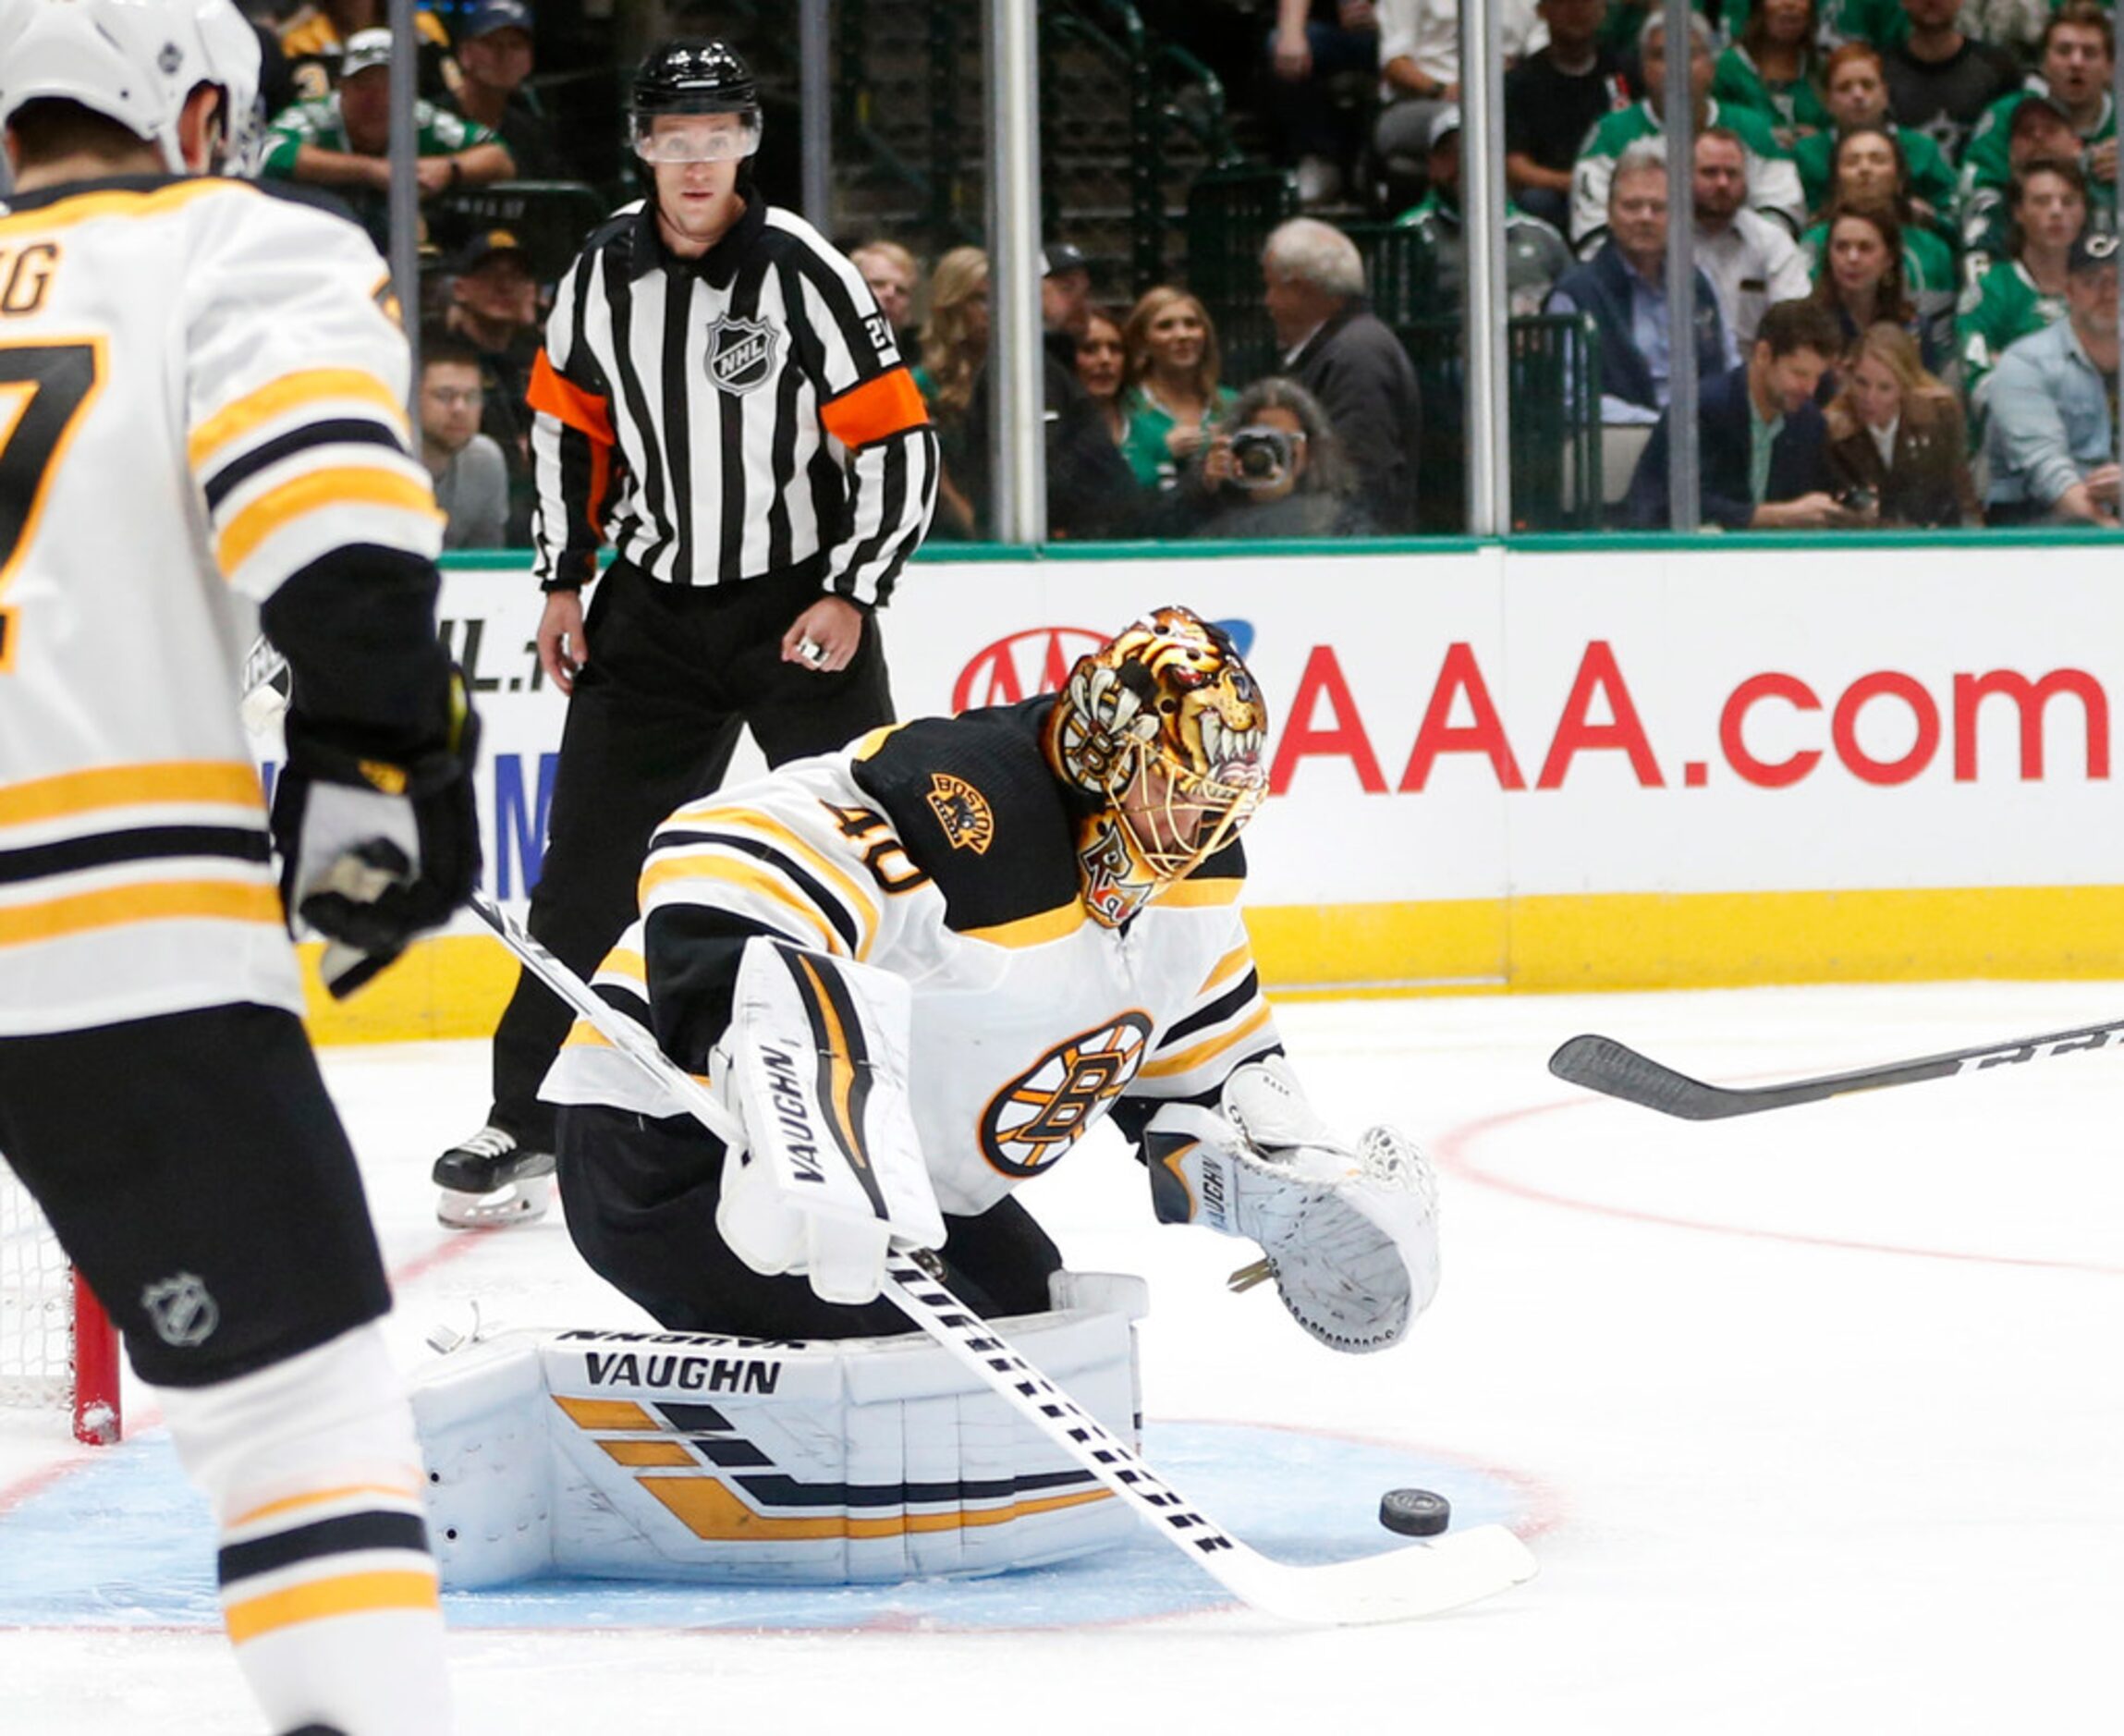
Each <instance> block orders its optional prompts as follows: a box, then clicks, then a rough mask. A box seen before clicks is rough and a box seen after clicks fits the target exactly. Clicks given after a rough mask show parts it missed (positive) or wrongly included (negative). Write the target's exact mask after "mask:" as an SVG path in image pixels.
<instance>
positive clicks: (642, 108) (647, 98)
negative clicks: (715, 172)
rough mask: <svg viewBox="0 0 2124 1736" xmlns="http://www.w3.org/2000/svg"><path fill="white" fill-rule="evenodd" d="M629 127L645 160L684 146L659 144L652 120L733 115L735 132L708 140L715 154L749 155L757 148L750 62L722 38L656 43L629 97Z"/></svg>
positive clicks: (756, 94)
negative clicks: (736, 122) (736, 119)
mask: <svg viewBox="0 0 2124 1736" xmlns="http://www.w3.org/2000/svg"><path fill="white" fill-rule="evenodd" d="M627 108H628V120H629V131H630V132H631V134H632V135H633V137H632V141H631V142H632V144H633V147H634V151H635V154H636V155H637V156H640V157H641V158H642V159H643V160H644V161H650V162H654V161H657V160H659V158H664V159H665V160H671V161H680V160H684V156H685V154H687V153H686V151H685V147H683V146H679V145H677V144H676V142H675V143H674V144H672V145H671V146H668V147H665V148H664V149H659V147H658V146H657V144H656V143H655V142H654V140H655V134H656V120H657V117H658V116H664V115H735V116H738V117H739V127H738V130H737V132H736V133H734V134H731V135H728V142H727V143H722V142H720V141H718V142H717V143H715V144H714V145H712V146H711V147H710V149H711V150H712V151H713V153H714V155H717V156H739V157H751V155H752V153H754V152H756V151H758V150H759V148H760V131H761V121H760V89H759V86H758V85H757V84H756V83H755V82H754V81H753V79H752V72H751V67H747V66H746V65H745V63H744V61H743V60H742V59H741V58H740V57H739V55H738V52H737V50H735V49H734V48H732V47H730V45H729V44H728V43H722V42H717V41H715V40H714V38H712V37H704V36H682V37H677V38H674V39H673V40H671V41H669V42H665V43H658V44H657V45H656V46H655V47H654V48H653V49H651V50H650V51H649V53H648V54H647V55H645V56H644V57H643V59H642V62H641V67H639V68H638V69H637V70H636V72H635V75H634V87H633V89H632V91H631V92H629V97H628V104H627Z"/></svg>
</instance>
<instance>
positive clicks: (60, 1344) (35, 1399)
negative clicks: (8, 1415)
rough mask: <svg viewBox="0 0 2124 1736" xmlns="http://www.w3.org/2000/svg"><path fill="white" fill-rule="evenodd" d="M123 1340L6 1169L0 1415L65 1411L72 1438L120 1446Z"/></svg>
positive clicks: (1, 1164)
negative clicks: (120, 1355)
mask: <svg viewBox="0 0 2124 1736" xmlns="http://www.w3.org/2000/svg"><path fill="white" fill-rule="evenodd" d="M118 1380H119V1375H118V1333H117V1328H116V1326H113V1325H112V1324H111V1320H110V1316H109V1315H108V1314H105V1313H104V1308H103V1304H102V1303H100V1302H97V1300H96V1298H95V1296H94V1294H93V1293H92V1291H91V1290H90V1289H89V1287H88V1285H87V1284H86V1283H85V1282H84V1281H83V1280H82V1279H81V1278H80V1276H79V1274H78V1273H77V1272H75V1271H74V1269H73V1268H72V1266H71V1265H68V1264H67V1255H66V1252H65V1250H64V1249H62V1248H61V1247H60V1246H59V1243H58V1239H57V1238H56V1237H55V1236H54V1235H53V1233H52V1227H51V1226H50V1225H49V1224H47V1223H46V1222H45V1221H44V1215H43V1213H42V1212H40V1211H39V1210H38V1209H37V1202H36V1201H35V1200H33V1199H31V1197H30V1192H29V1190H28V1189H27V1188H25V1187H24V1186H23V1185H22V1184H21V1182H20V1181H18V1180H16V1178H15V1174H14V1172H13V1171H12V1170H10V1169H9V1168H7V1166H6V1162H5V1161H0V1410H7V1409H14V1408H35V1409H43V1410H59V1409H64V1410H65V1411H67V1412H68V1413H69V1415H70V1417H71V1419H72V1424H73V1430H74V1438H75V1439H77V1440H79V1441H82V1442H85V1443H87V1444H89V1445H91V1446H104V1445H107V1444H109V1443H110V1442H113V1441H115V1440H116V1439H117V1438H118V1436H119V1435H120V1433H121V1432H122V1427H123V1410H122V1407H121V1404H120V1401H119V1391H118Z"/></svg>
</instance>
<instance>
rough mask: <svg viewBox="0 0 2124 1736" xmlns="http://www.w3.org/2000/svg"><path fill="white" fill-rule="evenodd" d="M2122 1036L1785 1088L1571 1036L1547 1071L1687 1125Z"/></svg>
mask: <svg viewBox="0 0 2124 1736" xmlns="http://www.w3.org/2000/svg"><path fill="white" fill-rule="evenodd" d="M2119 1033H2124V1019H2118V1020H2115V1021H2112V1022H2110V1023H2108V1024H2104V1025H2085V1026H2082V1027H2081V1029H2080V1030H2078V1031H2054V1032H2052V1033H2050V1034H2049V1035H2048V1036H2044V1037H2017V1038H2013V1039H2011V1040H2009V1041H2008V1042H2005V1043H1988V1044H1986V1045H1984V1047H1982V1048H1976V1049H1956V1050H1954V1051H1952V1052H1951V1053H1949V1054H1947V1055H1928V1056H1925V1057H1923V1058H1922V1059H1919V1060H1914V1061H1891V1062H1889V1063H1888V1064H1887V1065H1886V1067H1862V1068H1860V1069H1859V1070H1857V1071H1855V1072H1849V1073H1825V1074H1824V1075H1823V1076H1822V1077H1820V1078H1818V1079H1795V1080H1791V1081H1789V1082H1787V1083H1785V1084H1782V1085H1707V1084H1705V1083H1704V1082H1703V1081H1702V1080H1699V1079H1691V1078H1690V1077H1689V1075H1688V1074H1686V1073H1678V1072H1676V1071H1675V1070H1673V1069H1672V1068H1671V1067H1663V1066H1661V1065H1660V1063H1659V1062H1657V1061H1655V1060H1653V1059H1652V1058H1651V1057H1648V1056H1643V1055H1640V1054H1639V1053H1638V1052H1637V1051H1636V1050H1635V1049H1633V1048H1630V1047H1629V1046H1628V1045H1624V1044H1621V1043H1617V1041H1616V1040H1615V1039H1614V1038H1613V1037H1599V1036H1582V1037H1573V1038H1571V1040H1570V1041H1569V1043H1566V1044H1565V1045H1563V1046H1562V1047H1561V1048H1559V1049H1557V1050H1556V1053H1555V1054H1554V1055H1552V1056H1550V1057H1549V1071H1550V1072H1552V1073H1554V1074H1555V1075H1556V1077H1557V1078H1558V1079H1563V1080H1569V1082H1571V1083H1572V1084H1574V1085H1583V1086H1585V1087H1586V1088H1587V1089H1588V1090H1589V1091H1598V1092H1602V1093H1605V1094H1606V1095H1608V1096H1610V1097H1620V1098H1621V1099H1622V1100H1623V1101H1624V1102H1625V1103H1634V1104H1639V1105H1641V1106H1643V1107H1644V1108H1647V1109H1657V1110H1658V1111H1659V1112H1660V1114H1662V1115H1674V1116H1679V1117H1680V1118H1681V1119H1683V1120H1685V1121H1723V1120H1724V1119H1726V1118H1727V1116H1732V1115H1756V1114H1760V1113H1761V1112H1762V1111H1763V1110H1764V1109H1788V1108H1790V1107H1791V1106H1793V1105H1794V1104H1796V1103H1820V1102H1821V1101H1822V1100H1823V1099H1824V1098H1825V1097H1841V1096H1846V1095H1848V1094H1850V1093H1853V1092H1859V1091H1882V1090H1886V1088H1887V1087H1888V1086H1890V1085H1914V1084H1916V1083H1918V1082H1920V1081H1921V1080H1926V1079H1951V1078H1953V1077H1954V1076H1955V1075H1957V1074H1958V1073H1972V1072H1982V1071H1984V1070H1986V1069H1987V1068H1993V1067H2018V1066H2019V1065H2020V1063H2021V1062H2023V1061H2035V1060H2042V1059H2045V1058H2046V1057H2050V1056H2054V1055H2079V1054H2083V1053H2084V1052H2086V1051H2087V1050H2089V1049H2099V1048H2104V1047H2106V1046H2107V1045H2108V1042H2109V1039H2110V1038H2111V1037H2113V1036H2116V1035H2118V1034H2119Z"/></svg>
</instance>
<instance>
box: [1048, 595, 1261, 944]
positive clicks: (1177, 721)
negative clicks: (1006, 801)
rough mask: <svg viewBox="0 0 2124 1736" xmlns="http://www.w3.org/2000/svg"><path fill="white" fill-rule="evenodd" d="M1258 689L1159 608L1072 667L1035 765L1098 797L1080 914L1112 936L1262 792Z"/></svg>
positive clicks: (1230, 658) (1241, 667)
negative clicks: (1044, 762)
mask: <svg viewBox="0 0 2124 1736" xmlns="http://www.w3.org/2000/svg"><path fill="white" fill-rule="evenodd" d="M1267 734H1268V712H1267V707H1266V706H1265V705H1264V704H1263V702H1262V698H1261V690H1260V689H1259V687H1257V686H1256V685H1255V682H1254V679H1253V677H1252V675H1251V673H1250V672H1249V670H1248V669H1247V666H1246V665H1245V664H1244V663H1243V662H1241V661H1240V658H1239V651H1238V648H1237V647H1236V646H1234V645H1233V643H1232V642H1231V639H1230V637H1229V635H1227V633H1226V632H1225V631H1224V630H1222V629H1221V628H1218V627H1215V626H1213V625H1212V624H1210V623H1209V622H1207V621H1204V620H1202V618H1201V617H1199V616H1196V615H1195V614H1193V613H1192V612H1191V611H1190V610H1187V609H1183V608H1178V607H1166V608H1161V609H1159V610H1157V611H1155V612H1154V614H1153V615H1152V616H1151V617H1150V618H1149V619H1148V620H1145V621H1138V622H1137V623H1135V625H1133V626H1131V627H1129V629H1128V630H1126V631H1124V632H1122V633H1121V634H1120V635H1119V636H1118V637H1117V638H1116V639H1114V640H1113V641H1112V642H1109V643H1108V644H1106V645H1105V646H1103V647H1101V648H1100V649H1099V650H1098V651H1095V652H1092V653H1090V654H1087V655H1085V656H1083V657H1080V658H1079V659H1078V660H1077V665H1076V666H1075V668H1073V669H1072V670H1071V671H1070V674H1069V681H1068V687H1067V688H1066V689H1065V690H1064V691H1063V693H1062V695H1061V697H1060V698H1059V699H1058V700H1057V701H1056V705H1055V709H1054V713H1053V715H1051V717H1050V719H1049V722H1048V727H1047V734H1046V739H1045V746H1046V750H1047V756H1048V760H1049V762H1050V764H1052V765H1053V766H1054V768H1055V770H1056V773H1057V775H1059V776H1061V777H1062V778H1063V779H1064V780H1065V781H1066V782H1068V783H1069V784H1072V785H1074V786H1075V787H1076V788H1078V789H1081V790H1084V791H1085V792H1086V793H1087V794H1090V795H1093V796H1097V797H1099V798H1100V799H1101V801H1102V806H1101V807H1100V808H1099V809H1098V810H1096V811H1095V812H1093V813H1091V814H1089V815H1087V816H1086V817H1085V819H1084V820H1083V821H1082V822H1081V823H1080V827H1079V833H1078V868H1079V879H1080V886H1081V889H1082V897H1083V899H1084V905H1085V908H1086V909H1087V910H1088V911H1090V912H1091V913H1092V915H1093V918H1094V919H1095V920H1096V921H1098V922H1099V923H1103V924H1104V925H1105V926H1106V927H1109V928H1117V927H1119V926H1120V925H1121V924H1122V923H1125V922H1126V921H1128V919H1129V917H1131V916H1133V915H1134V914H1135V913H1136V912H1137V911H1139V910H1141V908H1142V907H1143V906H1144V905H1145V904H1146V903H1148V902H1149V901H1150V900H1151V899H1154V898H1155V897H1156V896H1157V894H1158V893H1159V891H1160V890H1162V889H1163V888H1164V887H1165V886H1168V885H1170V884H1171V883H1172V882H1174V881H1176V880H1178V879H1181V878H1183V877H1184V876H1185V875H1186V874H1189V873H1190V871H1191V870H1192V869H1193V868H1194V867H1195V866H1196V864H1198V863H1199V862H1203V861H1206V860H1207V859H1208V858H1209V857H1210V856H1212V855H1214V854H1215V852H1216V851H1217V850H1222V849H1223V848H1224V847H1225V846H1226V845H1227V844H1228V843H1230V842H1231V840H1232V839H1233V838H1234V837H1237V836H1238V835H1239V829H1240V828H1241V827H1242V826H1244V825H1246V823H1247V822H1248V820H1250V819H1251V818H1252V816H1253V813H1254V811H1255V810H1256V809H1257V808H1259V807H1260V805H1261V803H1262V801H1263V798H1264V797H1265V796H1266V795H1267V793H1268V773H1267V768H1266V765H1265V764H1264V762H1263V745H1264V743H1265V741H1266V739H1267Z"/></svg>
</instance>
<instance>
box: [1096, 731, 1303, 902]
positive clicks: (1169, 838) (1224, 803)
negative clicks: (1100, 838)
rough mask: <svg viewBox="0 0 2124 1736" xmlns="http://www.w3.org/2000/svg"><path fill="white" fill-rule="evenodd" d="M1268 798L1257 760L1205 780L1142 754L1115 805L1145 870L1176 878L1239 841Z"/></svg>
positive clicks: (1264, 772) (1232, 765) (1172, 763)
mask: <svg viewBox="0 0 2124 1736" xmlns="http://www.w3.org/2000/svg"><path fill="white" fill-rule="evenodd" d="M1267 796H1268V772H1267V769H1266V768H1265V767H1264V766H1263V764H1261V762H1260V761H1258V760H1251V759H1249V760H1235V761H1232V762H1230V763H1229V764H1226V765H1224V766H1222V767H1220V768H1219V771H1218V775H1217V776H1214V777H1205V776H1202V775H1201V774H1199V773H1196V772H1191V771H1190V770H1188V769H1187V767H1185V766H1183V765H1181V764H1178V762H1177V761H1174V760H1171V759H1167V758H1166V757H1165V756H1163V755H1161V754H1155V753H1145V754H1143V755H1141V757H1140V758H1139V759H1138V760H1137V762H1136V771H1135V775H1134V776H1132V777H1130V778H1129V781H1128V785H1127V787H1126V789H1124V790H1123V791H1122V794H1121V796H1120V799H1119V801H1118V803H1117V807H1118V809H1119V812H1120V817H1121V824H1122V825H1124V826H1126V827H1127V828H1128V831H1129V837H1130V838H1132V839H1133V840H1134V842H1135V846H1136V849H1137V851H1138V852H1139V853H1140V854H1141V857H1142V859H1143V862H1144V864H1145V866H1147V867H1148V868H1150V869H1151V871H1152V872H1153V873H1154V874H1158V875H1160V876H1162V877H1164V878H1166V879H1175V880H1177V879H1178V878H1179V877H1180V876H1181V875H1182V874H1186V873H1187V872H1188V871H1189V870H1190V869H1191V868H1193V867H1194V866H1195V864H1196V863H1197V862H1204V861H1207V860H1208V859H1209V858H1210V857H1212V856H1214V855H1215V854H1216V853H1217V851H1218V850H1222V849H1223V848H1224V847H1225V846H1226V845H1227V844H1228V843H1230V842H1231V841H1232V839H1233V838H1235V837H1238V836H1239V828H1240V827H1241V826H1243V825H1246V823H1247V822H1248V821H1249V820H1251V819H1252V818H1253V816H1254V813H1255V811H1256V810H1258V809H1259V808H1260V806H1261V804H1262V802H1263V801H1264V800H1265V799H1266V798H1267Z"/></svg>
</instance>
